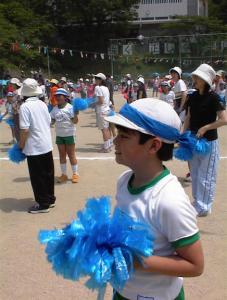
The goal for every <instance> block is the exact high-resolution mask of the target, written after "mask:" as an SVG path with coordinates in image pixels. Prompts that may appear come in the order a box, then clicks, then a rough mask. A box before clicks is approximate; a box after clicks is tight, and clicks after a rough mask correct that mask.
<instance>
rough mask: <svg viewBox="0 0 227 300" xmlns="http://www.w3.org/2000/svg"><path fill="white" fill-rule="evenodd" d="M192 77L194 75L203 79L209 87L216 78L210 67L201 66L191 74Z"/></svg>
mask: <svg viewBox="0 0 227 300" xmlns="http://www.w3.org/2000/svg"><path fill="white" fill-rule="evenodd" d="M192 75H196V76H198V77H199V78H201V79H203V80H204V81H205V82H206V83H208V84H209V86H210V87H211V86H212V84H213V81H214V79H215V77H216V72H215V71H214V69H213V68H212V67H211V66H210V65H207V64H201V65H200V66H199V67H198V68H197V69H196V70H195V71H194V72H192Z"/></svg>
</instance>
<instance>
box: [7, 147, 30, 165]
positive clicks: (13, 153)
mask: <svg viewBox="0 0 227 300" xmlns="http://www.w3.org/2000/svg"><path fill="white" fill-rule="evenodd" d="M8 156H9V159H10V160H11V161H12V162H14V163H17V164H19V163H20V162H22V161H23V160H25V158H26V155H25V154H24V153H22V151H21V149H20V148H19V147H18V144H14V145H13V146H12V147H11V148H10V149H9V151H8Z"/></svg>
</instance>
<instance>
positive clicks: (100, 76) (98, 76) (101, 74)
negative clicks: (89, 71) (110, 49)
mask: <svg viewBox="0 0 227 300" xmlns="http://www.w3.org/2000/svg"><path fill="white" fill-rule="evenodd" d="M94 77H96V78H100V79H102V80H106V75H104V74H103V73H98V74H96V75H94Z"/></svg>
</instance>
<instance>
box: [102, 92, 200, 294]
mask: <svg viewBox="0 0 227 300" xmlns="http://www.w3.org/2000/svg"><path fill="white" fill-rule="evenodd" d="M106 120H108V121H109V122H113V123H114V124H116V126H117V129H118V135H117V137H116V139H115V142H114V144H115V155H116V162H117V163H119V164H122V165H125V166H127V167H129V168H130V169H131V170H128V171H126V172H124V173H123V174H122V175H121V176H120V178H119V180H118V183H117V193H116V201H117V207H119V208H120V209H121V210H122V212H123V213H125V214H128V215H130V216H131V217H133V218H134V219H135V220H137V221H140V222H142V223H146V224H148V225H149V226H150V227H151V230H152V231H153V234H154V237H155V241H154V252H153V255H152V256H150V257H148V258H144V259H143V264H139V263H135V273H134V275H133V276H132V278H131V279H130V280H129V281H128V282H127V283H126V285H125V287H124V289H123V290H122V291H115V294H114V298H113V299H114V300H127V299H130V300H138V299H140V300H142V299H149V300H151V299H153V300H173V299H177V300H183V299H184V291H183V278H182V277H193V276H199V275H201V273H202V272H203V264H204V263H203V252H202V247H201V243H200V238H199V230H198V227H197V225H196V213H195V209H194V208H193V206H192V205H191V204H190V201H189V198H188V196H187V195H186V194H185V192H184V189H183V188H182V186H181V185H180V183H179V182H178V180H177V177H176V176H174V175H172V174H171V173H170V171H169V170H168V169H167V168H166V167H165V166H164V165H163V161H167V160H169V159H171V158H172V154H173V146H174V142H175V141H176V140H178V139H179V136H180V127H181V121H180V119H179V117H178V115H177V114H176V112H175V111H174V109H173V108H172V107H171V106H170V105H168V104H167V103H165V102H164V101H160V100H157V99H153V98H147V99H140V100H139V101H135V102H133V103H131V104H130V105H128V104H125V105H124V106H123V107H122V108H121V110H120V112H119V114H115V115H114V116H111V117H107V118H106Z"/></svg>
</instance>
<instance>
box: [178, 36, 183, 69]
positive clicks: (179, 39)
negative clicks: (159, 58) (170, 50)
mask: <svg viewBox="0 0 227 300" xmlns="http://www.w3.org/2000/svg"><path fill="white" fill-rule="evenodd" d="M178 47H179V64H180V67H181V65H182V62H181V59H182V58H181V36H180V35H178Z"/></svg>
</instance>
